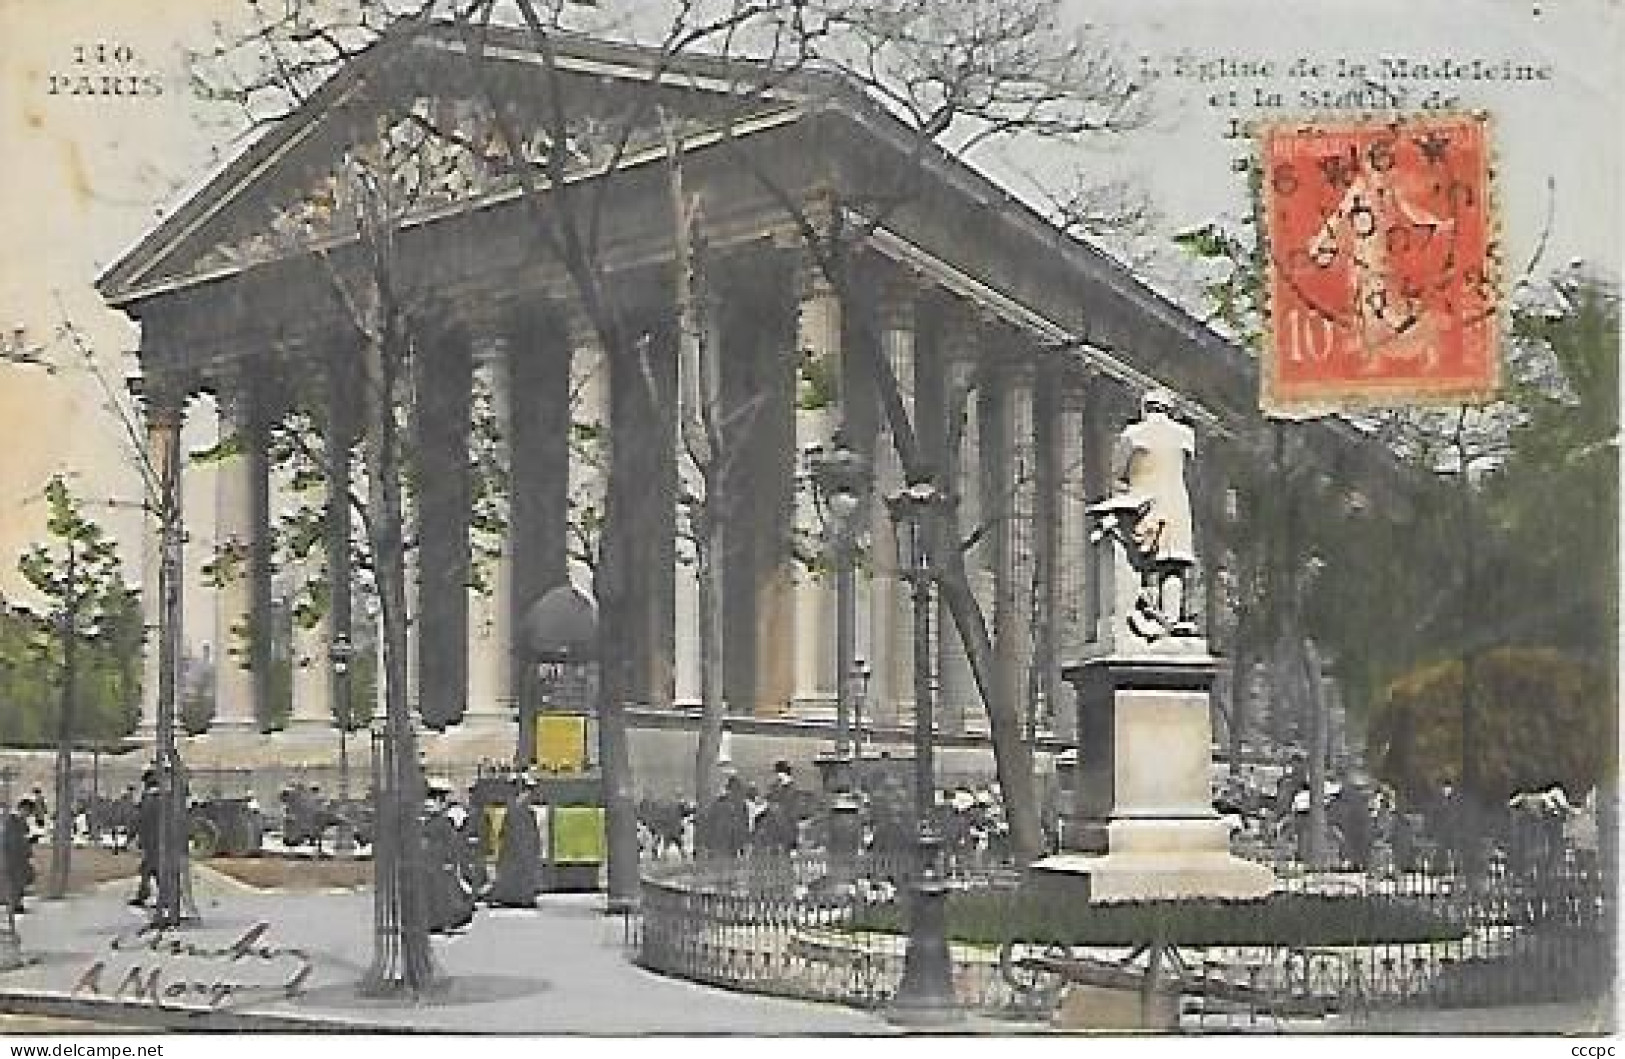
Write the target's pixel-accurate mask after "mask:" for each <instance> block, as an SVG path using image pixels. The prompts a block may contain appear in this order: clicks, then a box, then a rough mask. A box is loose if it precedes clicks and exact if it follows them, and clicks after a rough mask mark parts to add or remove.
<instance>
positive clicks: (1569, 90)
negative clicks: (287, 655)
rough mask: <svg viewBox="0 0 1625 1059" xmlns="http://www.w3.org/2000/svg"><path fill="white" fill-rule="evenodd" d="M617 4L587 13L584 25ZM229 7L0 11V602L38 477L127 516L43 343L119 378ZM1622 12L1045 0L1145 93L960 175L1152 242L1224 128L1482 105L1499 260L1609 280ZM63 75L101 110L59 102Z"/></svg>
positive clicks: (1611, 2) (9, 5)
mask: <svg viewBox="0 0 1625 1059" xmlns="http://www.w3.org/2000/svg"><path fill="white" fill-rule="evenodd" d="M630 3H631V0H621V4H620V6H621V7H623V8H624V7H626V6H627V5H628V4H630ZM633 6H635V7H637V8H639V9H640V10H642V11H644V12H647V11H648V9H649V7H650V5H648V4H636V5H633ZM616 7H617V4H616V3H615V2H613V0H605V3H604V6H603V7H602V8H601V9H600V10H599V11H598V12H594V13H591V16H590V17H594V18H605V17H611V18H613V17H616ZM248 11H249V8H248V6H247V4H246V2H245V0H141V2H140V3H130V2H129V0H72V2H64V0H0V40H4V41H5V42H6V43H5V47H4V50H3V52H0V145H3V149H0V157H3V158H4V159H5V163H4V165H3V166H0V219H3V230H4V232H5V233H6V242H7V246H6V251H5V254H4V258H3V260H0V334H8V335H9V333H10V332H12V331H13V329H15V328H22V329H23V333H24V335H25V336H27V340H28V341H31V342H37V343H40V344H43V345H44V346H46V347H47V348H46V352H47V355H48V356H49V357H50V358H51V359H54V360H56V361H57V362H59V363H61V364H63V365H65V368H64V370H60V371H58V372H56V373H55V374H51V375H47V374H46V373H44V372H43V371H41V370H39V369H37V368H29V367H18V366H6V365H0V431H3V432H4V435H3V439H0V442H3V443H0V592H4V593H8V594H14V593H16V592H17V589H18V578H17V576H16V574H15V569H14V567H15V563H14V560H13V557H14V556H15V555H16V554H17V553H18V552H19V551H20V550H21V549H22V548H23V547H25V546H26V544H27V543H28V542H29V541H30V540H32V539H34V538H35V537H36V536H37V535H38V534H39V532H40V524H41V521H42V516H43V507H42V504H41V503H40V502H39V501H38V500H36V499H35V498H36V497H37V496H38V495H39V493H40V490H41V488H42V486H43V484H44V482H45V481H46V479H47V478H48V477H49V476H50V474H52V473H53V472H56V471H71V472H73V473H74V474H76V475H77V476H78V478H77V481H78V485H77V486H76V488H77V491H78V492H79V493H80V494H81V495H83V496H86V497H90V498H93V499H94V500H95V501H98V502H100V501H107V500H112V501H130V500H135V499H138V493H139V491H138V488H137V485H136V482H135V479H134V477H133V475H132V472H131V460H130V456H129V445H128V439H127V438H126V437H125V436H124V434H123V430H122V428H121V427H120V425H119V421H118V419H117V418H116V417H114V416H112V415H111V414H109V413H108V412H107V411H106V410H105V409H104V408H103V407H102V404H103V400H102V395H101V393H100V391H99V388H98V384H97V383H96V382H95V381H94V379H92V378H91V377H90V376H89V375H88V374H87V373H86V372H85V371H84V370H82V369H80V368H74V367H72V366H71V362H72V361H73V359H74V356H73V354H72V351H71V349H70V348H69V347H67V346H65V345H64V344H63V343H61V342H60V341H59V340H57V339H55V338H54V337H53V336H54V335H55V332H56V329H57V327H58V324H59V323H60V321H61V320H62V319H63V318H64V317H66V318H68V319H71V320H73V321H74V322H75V324H76V325H77V326H78V327H79V328H81V329H82V330H83V332H84V333H85V334H86V335H87V336H88V338H89V340H90V342H91V343H92V344H93V345H94V347H95V349H96V351H97V354H98V357H99V363H100V364H101V365H102V367H103V372H104V375H105V377H107V378H109V379H111V380H112V381H113V382H114V383H115V384H118V383H119V382H121V380H122V378H123V377H124V376H125V375H127V374H130V373H131V372H133V370H134V360H133V358H132V357H130V356H129V355H128V354H129V352H130V351H132V350H134V349H135V348H136V346H137V344H138V342H139V335H138V334H137V332H136V330H135V329H134V328H133V327H132V326H131V325H130V324H129V322H128V321H127V320H125V319H124V318H123V317H122V316H120V315H119V314H117V313H113V312H110V311H109V310H107V309H106V308H105V307H104V306H103V305H102V304H101V302H100V300H99V298H98V296H97V294H96V292H95V291H94V289H93V287H92V286H91V284H92V281H93V280H94V278H95V277H96V275H97V274H98V273H100V272H101V271H102V270H103V269H104V268H106V267H107V266H108V265H110V264H112V263H113V262H114V261H116V260H117V259H118V257H119V255H120V254H121V253H123V252H124V251H125V250H126V249H127V248H128V247H130V246H131V245H132V244H133V243H134V242H135V241H136V240H137V239H138V238H139V237H140V236H141V235H142V234H143V233H144V232H145V231H146V230H147V229H148V228H150V227H151V226H152V225H153V224H154V223H156V222H157V221H158V219H159V218H160V217H162V216H163V214H164V212H165V211H166V210H167V209H169V208H172V207H173V205H174V204H176V203H177V202H179V201H181V198H182V196H183V195H184V192H185V190H186V189H187V188H189V187H195V186H196V185H197V183H198V182H199V181H200V180H201V179H202V178H203V177H204V176H206V175H207V173H208V172H209V171H210V169H211V168H212V167H213V166H214V165H216V164H218V162H219V161H220V160H221V159H222V158H224V157H229V156H230V155H231V154H232V153H234V152H235V151H236V150H238V149H240V146H241V140H240V139H234V134H235V133H237V132H239V131H240V130H237V129H234V128H233V127H232V126H231V125H230V124H229V122H226V121H224V120H223V118H224V115H223V114H222V113H220V112H218V111H211V110H209V109H208V108H206V107H204V106H203V105H202V104H200V103H199V102H198V101H197V99H196V97H195V96H194V94H193V93H192V91H191V90H190V88H189V83H188V69H187V61H186V52H187V50H188V49H207V48H209V47H210V46H211V43H212V41H213V39H214V33H215V22H216V20H222V21H224V22H225V23H227V25H228V26H229V25H231V24H233V23H238V22H241V20H243V19H244V18H246V17H247V13H248ZM1622 14H1625V11H1622V7H1621V4H1620V2H1619V0H1474V2H1473V3H1463V2H1459V0H1359V2H1357V3H1356V2H1344V0H1337V2H1330V0H1300V2H1297V3H1293V4H1290V5H1283V4H1280V3H1278V2H1271V0H1205V2H1195V0H1177V2H1176V0H1132V2H1130V0H1069V2H1068V4H1067V17H1068V18H1069V19H1071V20H1073V21H1074V22H1076V23H1077V24H1079V25H1082V24H1085V23H1087V24H1090V25H1092V26H1094V27H1096V28H1098V30H1099V31H1101V32H1102V33H1104V34H1106V35H1107V36H1108V37H1109V38H1110V39H1111V40H1112V41H1114V42H1115V43H1116V44H1117V45H1118V46H1119V49H1120V55H1121V56H1122V59H1123V61H1124V62H1126V63H1127V64H1128V65H1129V66H1130V67H1132V68H1133V69H1134V70H1135V71H1136V72H1137V73H1138V74H1139V75H1141V76H1142V77H1144V78H1146V79H1147V81H1148V82H1149V83H1150V84H1151V85H1152V89H1153V94H1152V97H1151V99H1152V110H1151V115H1150V120H1149V121H1148V123H1147V124H1146V125H1145V126H1144V127H1143V128H1141V129H1140V130H1138V131H1136V132H1133V133H1130V134H1127V135H1124V136H1121V137H1118V138H1116V139H1115V140H1114V141H1112V142H1110V143H1100V144H1090V145H1083V146H1078V147H1075V148H1070V149H1066V150H1058V149H1053V148H1051V149H1047V150H1045V151H1041V152H1033V151H1001V150H998V149H984V150H980V151H979V152H978V153H977V154H976V155H974V156H973V160H974V161H976V162H977V163H978V164H980V165H982V166H983V167H984V168H986V169H987V170H988V171H989V172H990V173H992V174H993V175H995V176H996V177H998V178H999V179H1001V180H1003V181H1004V182H1006V183H1007V184H1008V185H1009V186H1010V188H1011V189H1012V190H1013V191H1014V192H1016V193H1017V194H1018V195H1021V196H1022V197H1023V198H1026V199H1028V200H1029V201H1032V202H1034V203H1035V204H1038V205H1040V206H1042V205H1043V203H1044V201H1045V198H1046V195H1047V191H1048V190H1050V189H1054V188H1057V187H1064V186H1066V185H1067V184H1069V183H1070V182H1071V181H1074V180H1075V179H1077V178H1078V174H1079V173H1082V174H1084V178H1085V179H1087V180H1089V181H1097V180H1105V179H1109V178H1112V177H1123V178H1126V179H1129V180H1131V181H1134V182H1136V183H1143V184H1144V185H1145V186H1146V187H1148V188H1149V189H1150V193H1151V198H1152V202H1153V204H1154V205H1155V207H1156V210H1157V219H1156V224H1157V232H1158V241H1159V242H1160V241H1161V240H1162V239H1163V238H1165V237H1166V236H1167V235H1169V234H1171V233H1173V232H1175V231H1178V230H1180V229H1183V228H1186V227H1189V226H1190V225H1192V224H1196V223H1200V222H1202V221H1204V220H1206V219H1209V218H1213V217H1216V216H1221V215H1225V214H1238V213H1239V212H1240V210H1241V209H1242V208H1243V205H1244V203H1243V201H1242V196H1241V190H1242V186H1241V182H1240V180H1239V178H1238V177H1237V176H1236V174H1235V172H1234V171H1233V169H1232V164H1231V163H1232V162H1233V160H1234V159H1235V158H1236V157H1237V156H1238V155H1239V154H1241V153H1243V151H1244V150H1246V149H1247V146H1248V144H1247V142H1246V141H1238V140H1234V139H1227V138H1226V133H1227V132H1230V131H1234V130H1232V128H1231V124H1232V120H1233V119H1235V120H1240V121H1243V122H1245V121H1251V120H1255V119H1260V118H1272V117H1274V118H1283V119H1289V118H1296V117H1301V116H1305V115H1309V114H1316V113H1321V114H1324V113H1331V112H1335V111H1337V110H1339V109H1340V108H1343V107H1349V106H1352V107H1356V108H1367V107H1371V106H1373V105H1375V104H1377V103H1381V102H1384V101H1392V100H1394V95H1393V94H1394V93H1400V94H1402V96H1403V98H1400V99H1398V100H1397V103H1398V105H1399V106H1400V108H1401V109H1412V108H1418V107H1423V106H1435V105H1445V106H1452V107H1457V108H1463V109H1484V110H1487V111H1488V112H1489V113H1490V114H1491V116H1492V120H1493V122H1494V139H1495V148H1496V151H1497V178H1498V186H1499V189H1500V209H1501V221H1502V234H1503V237H1504V238H1505V240H1506V243H1507V247H1508V250H1509V254H1508V261H1509V262H1510V263H1511V264H1512V265H1513V266H1515V267H1521V266H1522V265H1523V264H1524V263H1526V262H1527V261H1528V260H1529V259H1530V258H1531V257H1532V256H1533V255H1534V254H1535V250H1536V247H1537V245H1543V247H1544V250H1543V257H1542V265H1543V266H1544V267H1556V266H1558V265H1560V264H1563V263H1565V262H1566V261H1568V260H1569V259H1571V258H1573V257H1585V258H1587V259H1590V260H1594V261H1601V262H1604V263H1606V265H1607V266H1608V267H1609V268H1611V269H1613V270H1614V271H1615V272H1616V273H1617V271H1618V266H1619V263H1620V253H1619V247H1620V236H1621V234H1622V233H1621V225H1622V220H1621V213H1620V190H1621V158H1620V127H1621V120H1620V119H1621V102H1620V101H1621V98H1622V94H1625V93H1622V87H1625V86H1622V75H1621V64H1622V59H1621V56H1622V54H1625V40H1622V23H1625V18H1622ZM642 17H644V18H646V17H648V16H647V14H645V15H644V16H642ZM87 75H88V76H90V77H92V78H93V79H95V80H94V84H95V85H96V86H97V87H99V88H105V89H112V88H116V89H118V90H119V91H118V94H116V95H112V94H104V93H101V92H98V93H96V94H77V93H76V89H82V88H84V87H85V84H84V82H82V81H81V80H80V78H81V77H83V76H87ZM105 77H112V78H115V79H116V83H111V84H110V83H108V82H104V81H103V80H102V79H103V78H105ZM1165 265H1166V262H1164V265H1163V266H1159V267H1163V271H1162V272H1161V273H1159V282H1161V283H1163V284H1164V285H1173V286H1177V285H1178V283H1179V282H1180V276H1179V273H1180V270H1179V269H1178V268H1172V269H1168V268H1166V267H1165ZM4 340H5V341H7V342H11V341H14V340H13V339H12V338H9V337H8V338H6V339H4ZM194 407H195V408H197V414H194V415H193V417H192V421H191V423H190V427H189V434H188V443H189V445H190V447H193V448H201V447H204V446H206V445H207V444H208V443H209V442H210V441H212V435H213V428H214V424H213V416H212V414H211V413H210V411H209V409H208V407H207V405H202V406H194ZM212 489H213V483H212V481H211V476H210V475H209V474H208V473H207V472H204V473H196V474H193V475H191V476H189V482H188V493H187V498H186V501H187V506H188V508H189V510H190V512H191V513H192V514H193V515H194V516H195V517H194V518H193V519H192V521H191V530H192V537H191V542H190V543H191V547H190V548H189V555H190V557H191V558H192V561H193V563H194V564H195V563H197V562H199V561H201V560H202V559H203V558H204V557H205V556H206V553H207V551H208V549H209V546H210V544H211V543H212V541H211V535H212V526H211V522H212V519H211V518H210V507H211V499H212ZM95 513H97V514H98V516H99V517H101V518H102V519H103V520H104V522H105V523H106V524H107V525H108V526H109V527H110V528H111V529H112V530H113V531H114V532H115V533H116V534H117V535H118V536H119V537H120V538H121V540H123V541H124V542H125V543H126V545H127V547H126V549H125V556H126V564H127V570H128V571H129V574H130V576H131V577H132V578H134V577H136V576H137V575H138V562H139V559H138V557H139V544H138V542H139V533H138V521H137V518H136V517H135V516H134V514H133V513H132V512H131V511H129V510H127V509H118V508H96V509H95ZM204 602H205V600H204V599H203V598H202V597H201V596H199V595H198V594H196V593H194V598H193V599H192V600H191V601H190V604H189V607H188V611H189V616H188V622H187V624H188V633H189V639H191V640H192V641H193V642H194V643H197V642H200V641H203V640H207V639H209V638H210V632H209V614H208V610H207V607H206V606H203V605H200V604H202V603H204Z"/></svg>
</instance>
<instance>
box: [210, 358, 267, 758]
mask: <svg viewBox="0 0 1625 1059" xmlns="http://www.w3.org/2000/svg"><path fill="white" fill-rule="evenodd" d="M254 399H255V394H254V393H253V390H252V388H251V384H249V383H248V382H247V380H241V379H238V380H231V381H230V382H225V383H222V385H221V386H220V389H219V393H218V401H219V423H220V428H219V429H220V443H221V444H222V445H223V446H225V447H226V449H227V452H226V455H224V456H223V457H222V458H221V460H220V462H219V463H218V464H216V466H215V546H216V554H217V558H224V559H225V563H224V567H225V569H224V570H223V571H222V574H223V577H224V581H223V583H222V584H221V585H220V586H219V588H217V589H216V591H215V621H214V641H215V646H214V657H215V687H214V719H213V720H212V721H211V722H210V724H209V734H210V735H212V736H214V735H220V736H230V735H246V734H252V733H255V732H257V731H258V730H259V720H258V718H259V716H260V709H259V707H260V703H259V702H258V694H257V692H258V690H259V687H260V684H259V682H258V681H257V680H256V679H255V674H254V673H253V672H252V671H251V670H250V668H249V667H250V666H252V665H253V663H254V661H256V656H260V657H263V656H262V655H261V653H260V652H259V651H258V650H257V649H256V647H255V641H256V640H257V639H259V638H260V637H262V636H264V635H265V633H266V630H265V629H264V628H255V622H254V619H255V612H256V610H257V607H256V601H255V595H256V588H257V587H258V585H259V583H260V580H261V576H262V573H263V571H261V570H259V569H257V567H258V565H259V564H258V563H257V562H256V561H255V560H256V558H257V557H258V555H259V554H261V548H260V535H261V534H262V532H263V527H262V526H261V525H260V524H259V522H258V520H257V518H256V514H257V513H258V511H259V509H260V504H259V503H258V502H257V494H259V492H260V491H261V489H262V488H263V487H264V482H263V477H264V475H265V470H266V467H265V447H264V435H263V432H262V430H261V429H260V422H259V415H258V410H257V409H256V408H255V405H254Z"/></svg>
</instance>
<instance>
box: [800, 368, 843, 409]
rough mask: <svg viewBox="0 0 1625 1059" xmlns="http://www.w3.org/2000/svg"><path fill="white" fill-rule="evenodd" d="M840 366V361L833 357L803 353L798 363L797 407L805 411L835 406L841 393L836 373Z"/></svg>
mask: <svg viewBox="0 0 1625 1059" xmlns="http://www.w3.org/2000/svg"><path fill="white" fill-rule="evenodd" d="M839 367H840V362H839V361H838V360H836V359H835V358H833V357H816V356H813V355H811V354H803V355H802V358H801V363H800V364H799V365H798V373H797V381H796V408H797V409H799V410H800V411H803V412H817V411H821V410H823V409H826V408H833V407H834V406H835V402H836V401H837V400H839V394H840V380H839V378H837V375H836V372H837V371H838V369H839Z"/></svg>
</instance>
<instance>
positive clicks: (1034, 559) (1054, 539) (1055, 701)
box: [1027, 364, 1069, 736]
mask: <svg viewBox="0 0 1625 1059" xmlns="http://www.w3.org/2000/svg"><path fill="white" fill-rule="evenodd" d="M1060 385H1061V372H1060V370H1059V367H1058V366H1057V365H1053V364H1048V365H1046V364H1040V365H1038V366H1037V375H1036V376H1035V379H1034V387H1033V393H1032V403H1031V408H1032V417H1033V421H1032V466H1031V470H1030V477H1031V480H1032V483H1033V490H1032V506H1031V507H1030V508H1029V509H1028V510H1029V511H1030V512H1031V523H1030V540H1031V548H1030V550H1029V552H1028V553H1027V554H1028V555H1030V556H1031V559H1030V566H1029V572H1030V574H1031V578H1030V584H1031V586H1032V589H1031V591H1032V598H1031V603H1032V605H1031V606H1030V607H1029V609H1028V613H1030V614H1031V615H1032V618H1033V622H1034V628H1033V635H1032V645H1033V666H1034V667H1035V669H1036V673H1035V674H1034V675H1035V678H1036V679H1035V683H1036V685H1037V688H1036V690H1037V701H1036V702H1035V703H1034V705H1033V722H1032V732H1033V734H1034V735H1035V736H1038V735H1052V734H1054V731H1055V717H1056V714H1057V713H1059V712H1063V711H1061V710H1060V709H1059V705H1060V703H1062V702H1063V701H1065V700H1066V699H1067V698H1069V696H1066V695H1064V694H1063V693H1062V682H1061V663H1060V653H1061V642H1060V633H1059V630H1058V629H1057V625H1058V624H1059V612H1060V597H1061V590H1060V569H1061V568H1060V562H1059V559H1060V550H1061V533H1060V530H1061V527H1060V521H1061V512H1062V505H1061V495H1060V494H1061V461H1062V455H1061V450H1060V432H1059V429H1058V428H1059V422H1058V420H1059V419H1060V418H1061V412H1060V395H1059V393H1057V390H1058V389H1059V388H1060Z"/></svg>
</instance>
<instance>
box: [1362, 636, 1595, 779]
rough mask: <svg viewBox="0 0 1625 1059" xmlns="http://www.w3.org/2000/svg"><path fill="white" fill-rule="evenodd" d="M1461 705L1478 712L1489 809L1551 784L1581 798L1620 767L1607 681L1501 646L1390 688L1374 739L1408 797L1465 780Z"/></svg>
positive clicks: (1552, 658) (1376, 754) (1578, 667)
mask: <svg viewBox="0 0 1625 1059" xmlns="http://www.w3.org/2000/svg"><path fill="white" fill-rule="evenodd" d="M1469 669H1470V671H1471V673H1472V681H1473V683H1472V695H1471V697H1470V700H1468V699H1465V698H1464V696H1463V690H1464V688H1463V685H1464V673H1465V672H1466V671H1468V670H1469ZM1464 701H1470V703H1471V709H1472V711H1473V725H1472V727H1473V732H1474V736H1473V740H1474V743H1473V745H1474V754H1473V758H1474V761H1475V766H1474V769H1473V771H1472V778H1473V783H1474V785H1475V787H1476V788H1477V789H1476V790H1474V791H1473V792H1472V793H1474V794H1476V795H1478V796H1480V797H1481V798H1483V799H1485V800H1487V801H1488V802H1489V803H1490V804H1497V805H1498V804H1502V803H1504V802H1505V801H1506V799H1507V798H1508V797H1509V796H1511V795H1512V794H1514V793H1516V792H1518V791H1528V790H1541V789H1545V788H1546V787H1549V786H1551V785H1552V784H1554V783H1555V784H1561V785H1562V786H1563V787H1564V789H1566V790H1569V791H1574V792H1583V791H1585V790H1587V789H1589V788H1590V787H1591V786H1592V785H1593V784H1594V783H1596V782H1597V780H1598V778H1599V777H1601V776H1602V775H1604V774H1605V770H1606V769H1607V768H1608V767H1609V766H1610V763H1611V762H1612V760H1613V755H1614V747H1615V744H1614V734H1613V733H1614V712H1615V704H1614V699H1613V696H1612V694H1611V693H1610V689H1609V687H1608V681H1607V680H1606V678H1605V674H1604V672H1603V671H1602V670H1601V669H1599V668H1597V667H1594V666H1591V665H1587V664H1585V663H1582V662H1577V661H1575V660H1574V659H1572V658H1570V657H1568V656H1566V655H1564V654H1563V653H1561V652H1559V651H1555V650H1551V649H1549V648H1517V647H1503V648H1498V649H1495V650H1492V651H1487V652H1484V653H1482V654H1478V655H1475V656H1473V657H1472V658H1471V660H1470V664H1469V665H1465V666H1464V664H1463V660H1461V659H1459V658H1458V659H1451V660H1449V661H1445V662H1438V663H1434V664H1432V665H1427V666H1423V667H1421V668H1419V669H1417V670H1415V671H1413V672H1411V673H1409V674H1407V675H1406V676H1404V677H1402V678H1401V679H1399V680H1396V681H1394V682H1393V683H1392V684H1390V685H1389V686H1388V687H1387V688H1386V689H1385V691H1384V693H1383V694H1382V696H1381V698H1380V699H1378V701H1377V702H1376V704H1375V708H1374V710H1373V713H1372V716H1371V723H1370V732H1369V739H1370V744H1369V746H1370V759H1371V761H1372V763H1373V764H1374V766H1375V768H1376V771H1377V773H1378V775H1379V776H1381V777H1382V778H1383V779H1384V780H1386V781H1387V782H1389V783H1391V784H1393V785H1394V787H1395V788H1396V789H1397V790H1399V791H1400V792H1402V793H1404V794H1406V795H1409V796H1411V797H1420V796H1423V795H1425V794H1428V793H1431V792H1432V791H1434V790H1435V789H1436V788H1437V786H1438V784H1439V782H1440V781H1441V780H1442V779H1444V778H1447V777H1448V778H1452V779H1456V778H1458V777H1460V776H1461V775H1462V768H1461V765H1462V749H1461V742H1462V720H1463V712H1462V711H1463V702H1464Z"/></svg>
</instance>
